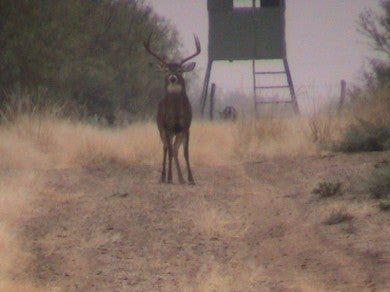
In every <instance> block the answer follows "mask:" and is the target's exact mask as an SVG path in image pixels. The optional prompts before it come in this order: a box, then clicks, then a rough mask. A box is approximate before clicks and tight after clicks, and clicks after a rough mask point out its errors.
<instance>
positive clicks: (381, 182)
mask: <svg viewBox="0 0 390 292" xmlns="http://www.w3.org/2000/svg"><path fill="white" fill-rule="evenodd" d="M368 184H369V190H370V193H371V195H372V196H373V198H375V199H381V200H390V163H389V162H387V163H385V165H384V166H382V167H380V168H377V169H375V170H374V171H373V173H372V174H371V177H370V179H369V183H368Z"/></svg>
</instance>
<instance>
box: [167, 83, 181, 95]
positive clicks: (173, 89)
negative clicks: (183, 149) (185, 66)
mask: <svg viewBox="0 0 390 292" xmlns="http://www.w3.org/2000/svg"><path fill="white" fill-rule="evenodd" d="M182 90H183V86H181V84H178V83H168V86H167V91H168V93H170V94H178V93H181V92H182Z"/></svg>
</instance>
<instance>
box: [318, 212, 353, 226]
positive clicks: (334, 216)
mask: <svg viewBox="0 0 390 292" xmlns="http://www.w3.org/2000/svg"><path fill="white" fill-rule="evenodd" d="M352 219H353V216H352V215H351V214H349V213H347V212H346V211H343V210H334V211H332V213H331V214H330V215H329V217H328V218H327V219H325V221H324V222H323V223H324V224H326V225H336V224H340V223H343V222H346V221H351V220H352Z"/></svg>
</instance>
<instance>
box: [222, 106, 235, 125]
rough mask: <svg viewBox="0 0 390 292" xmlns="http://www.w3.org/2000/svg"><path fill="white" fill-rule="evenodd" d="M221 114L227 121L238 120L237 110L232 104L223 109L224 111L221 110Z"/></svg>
mask: <svg viewBox="0 0 390 292" xmlns="http://www.w3.org/2000/svg"><path fill="white" fill-rule="evenodd" d="M219 116H220V117H221V119H222V120H225V121H228V120H230V121H233V122H234V121H236V120H237V110H236V109H235V108H234V107H232V106H227V107H225V109H224V110H223V112H219Z"/></svg>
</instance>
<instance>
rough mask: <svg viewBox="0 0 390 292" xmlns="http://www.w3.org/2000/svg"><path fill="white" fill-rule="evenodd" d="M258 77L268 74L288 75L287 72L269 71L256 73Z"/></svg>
mask: <svg viewBox="0 0 390 292" xmlns="http://www.w3.org/2000/svg"><path fill="white" fill-rule="evenodd" d="M255 74H256V75H267V74H286V71H268V72H255Z"/></svg>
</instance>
